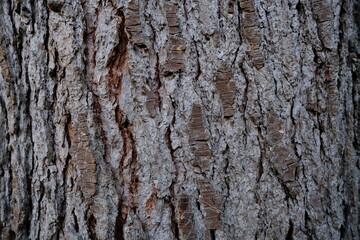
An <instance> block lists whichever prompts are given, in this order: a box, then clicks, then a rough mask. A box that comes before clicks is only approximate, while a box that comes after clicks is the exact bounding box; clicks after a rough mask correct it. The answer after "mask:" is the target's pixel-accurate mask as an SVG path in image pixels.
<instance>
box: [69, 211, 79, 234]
mask: <svg viewBox="0 0 360 240" xmlns="http://www.w3.org/2000/svg"><path fill="white" fill-rule="evenodd" d="M71 215H72V216H73V219H74V228H75V231H76V232H79V222H78V219H77V217H76V214H75V210H74V209H73V210H72V212H71Z"/></svg>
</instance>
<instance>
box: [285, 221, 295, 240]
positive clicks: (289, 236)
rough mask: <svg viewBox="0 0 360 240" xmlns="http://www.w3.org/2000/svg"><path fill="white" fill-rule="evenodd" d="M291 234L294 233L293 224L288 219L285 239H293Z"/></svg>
mask: <svg viewBox="0 0 360 240" xmlns="http://www.w3.org/2000/svg"><path fill="white" fill-rule="evenodd" d="M293 234H294V224H293V222H292V221H291V219H290V220H289V230H288V232H287V234H286V238H285V240H292V239H293Z"/></svg>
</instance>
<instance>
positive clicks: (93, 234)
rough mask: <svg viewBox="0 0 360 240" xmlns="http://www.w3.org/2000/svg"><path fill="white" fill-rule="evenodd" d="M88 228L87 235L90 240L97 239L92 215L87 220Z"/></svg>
mask: <svg viewBox="0 0 360 240" xmlns="http://www.w3.org/2000/svg"><path fill="white" fill-rule="evenodd" d="M88 227H89V234H90V239H91V240H97V239H98V237H97V236H96V231H95V228H96V218H95V217H94V215H93V214H91V215H90V217H89V219H88Z"/></svg>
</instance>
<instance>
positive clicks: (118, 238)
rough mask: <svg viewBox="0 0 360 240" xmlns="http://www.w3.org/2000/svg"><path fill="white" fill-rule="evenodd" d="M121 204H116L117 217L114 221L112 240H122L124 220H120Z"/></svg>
mask: <svg viewBox="0 0 360 240" xmlns="http://www.w3.org/2000/svg"><path fill="white" fill-rule="evenodd" d="M121 206H122V204H121V200H119V202H118V208H117V216H116V219H115V230H114V239H115V240H124V239H125V238H124V230H123V227H124V224H125V220H124V219H123V218H122V207H121Z"/></svg>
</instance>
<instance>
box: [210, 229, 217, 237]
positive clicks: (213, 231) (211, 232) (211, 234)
mask: <svg viewBox="0 0 360 240" xmlns="http://www.w3.org/2000/svg"><path fill="white" fill-rule="evenodd" d="M210 238H211V240H216V237H215V229H210Z"/></svg>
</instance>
